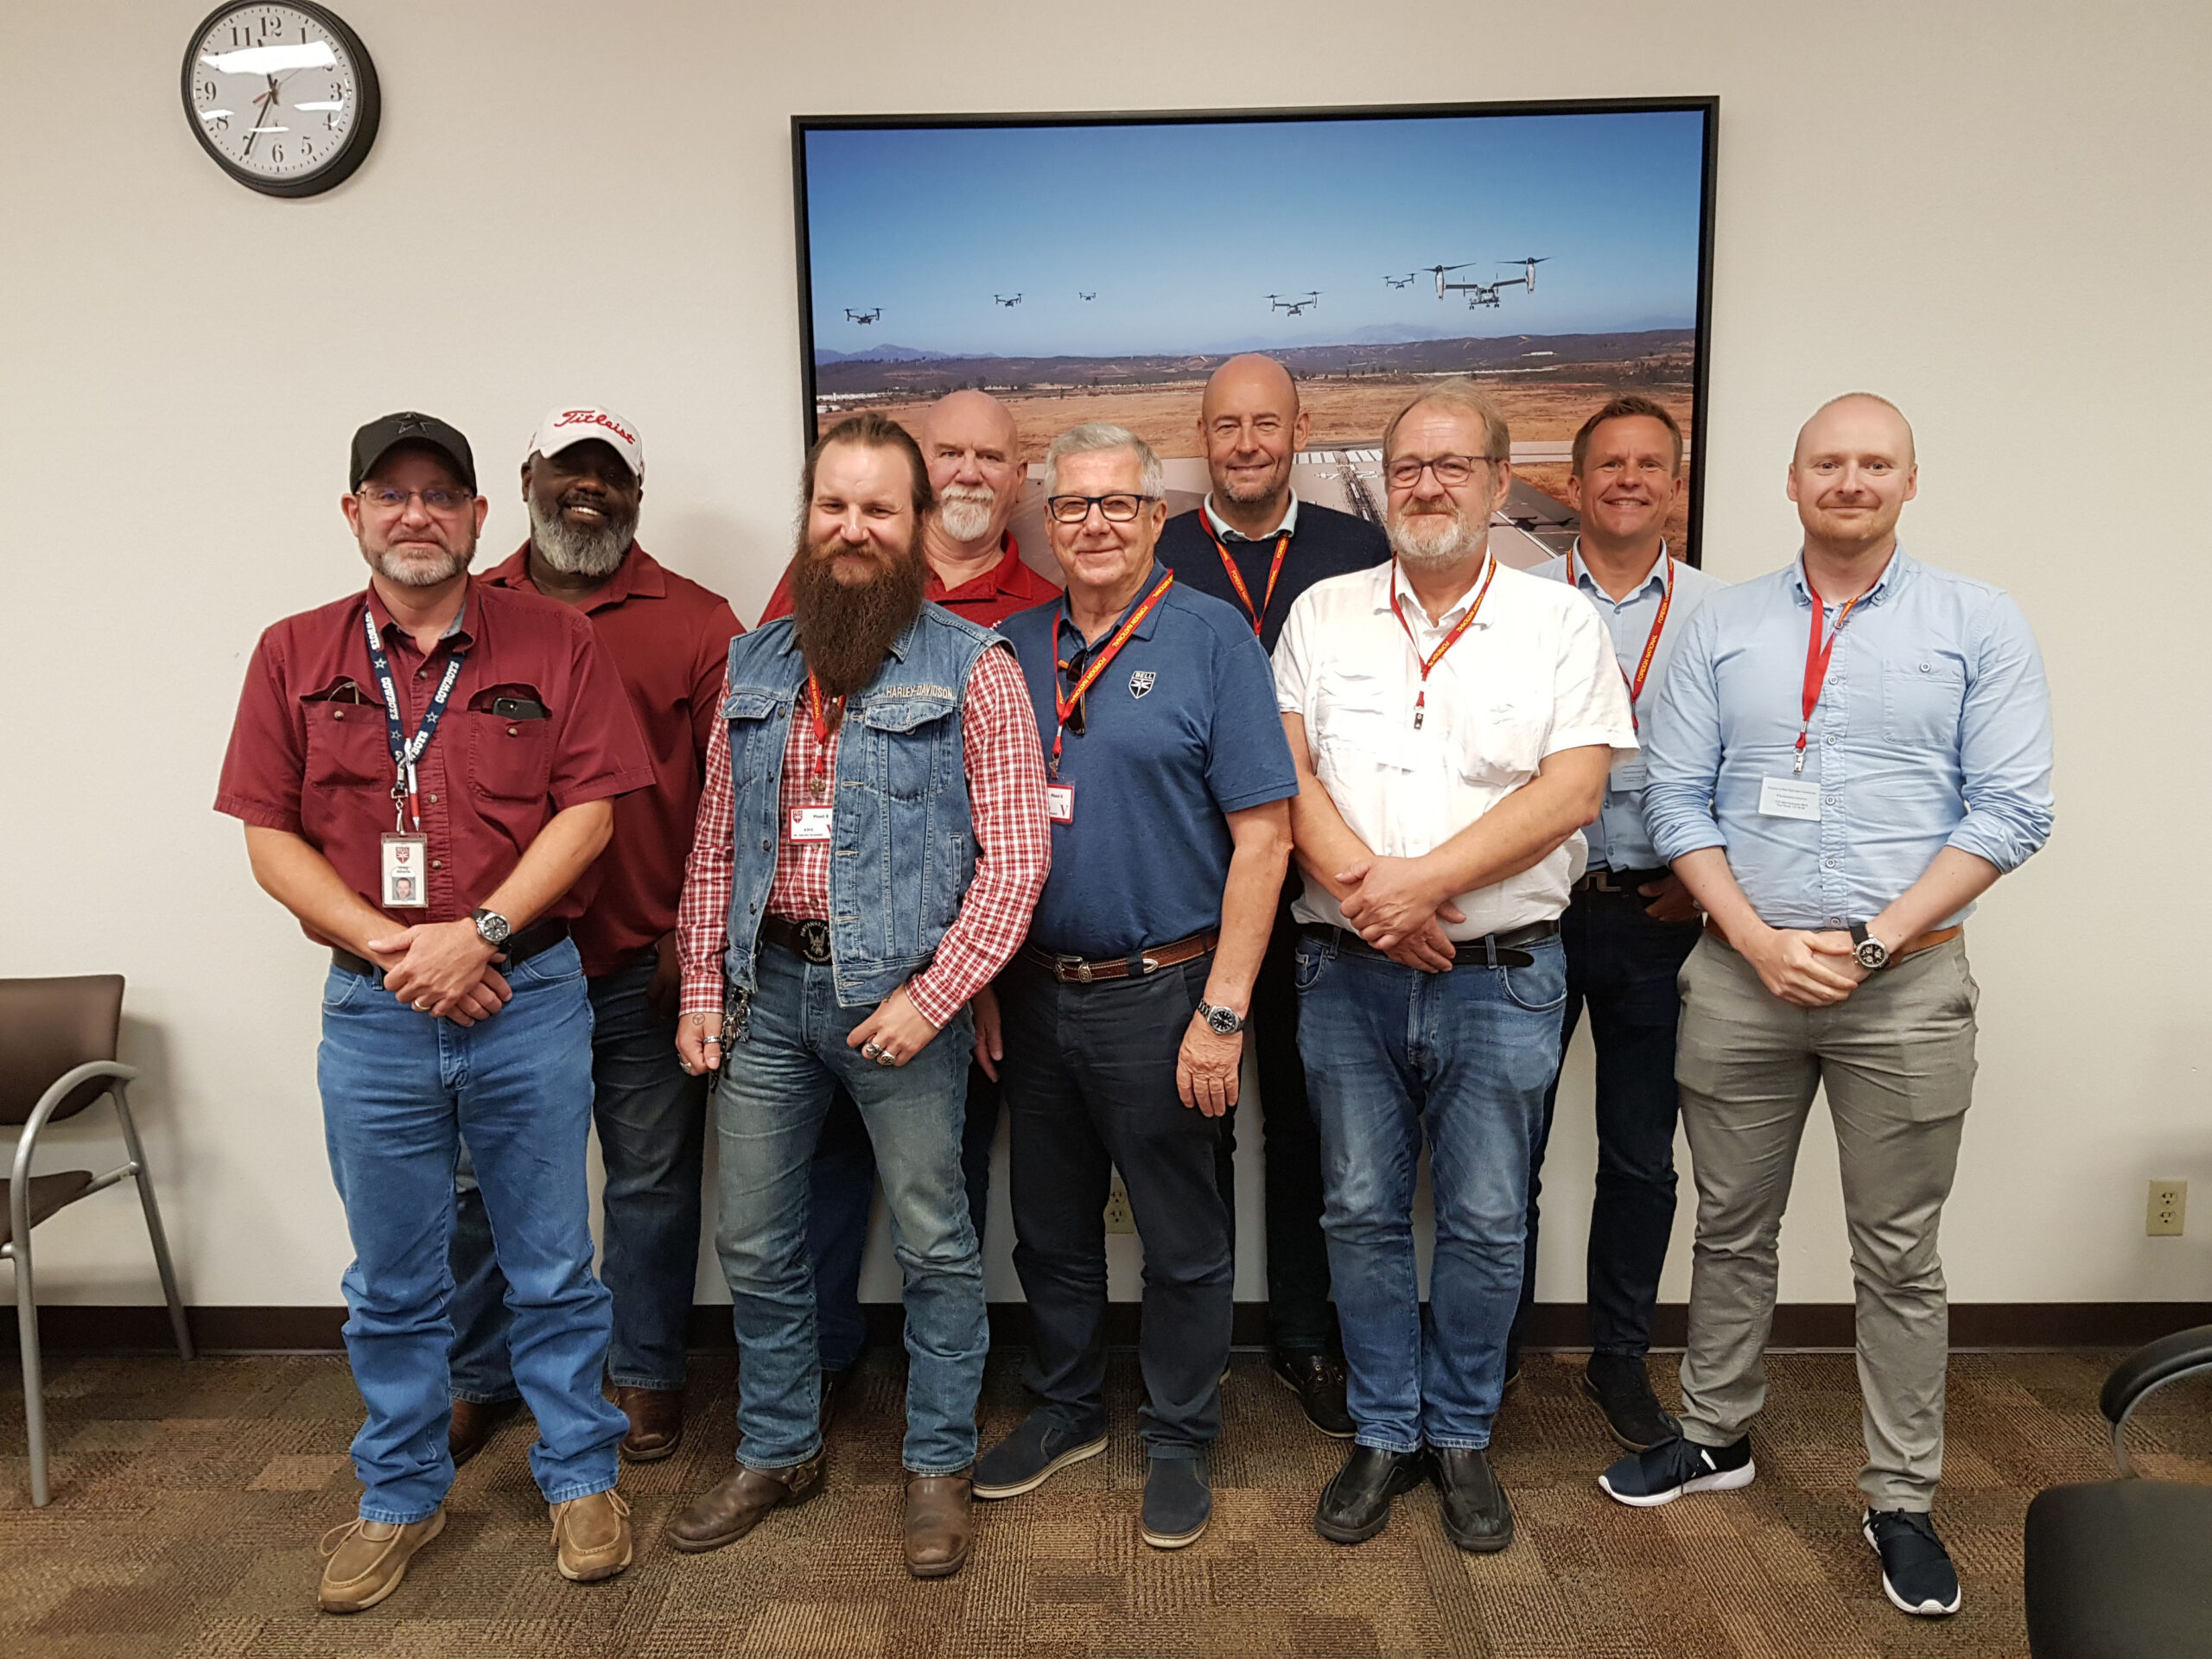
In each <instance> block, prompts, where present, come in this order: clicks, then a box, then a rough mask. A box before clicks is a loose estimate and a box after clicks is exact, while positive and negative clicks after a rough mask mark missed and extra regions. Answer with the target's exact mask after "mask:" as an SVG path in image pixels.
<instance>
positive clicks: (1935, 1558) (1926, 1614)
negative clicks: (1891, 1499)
mask: <svg viewBox="0 0 2212 1659" xmlns="http://www.w3.org/2000/svg"><path fill="white" fill-rule="evenodd" d="M1859 1531H1860V1532H1861V1533H1862V1534H1863V1535H1865V1537H1866V1541H1867V1542H1868V1543H1870V1544H1872V1546H1873V1547H1874V1553H1875V1554H1877V1555H1878V1556H1880V1557H1881V1558H1882V1593H1883V1594H1884V1595H1885V1596H1887V1597H1889V1599H1890V1605H1891V1606H1893V1607H1895V1608H1896V1609H1897V1611H1899V1612H1904V1613H1916V1614H1918V1615H1920V1616H1921V1617H1923V1618H1942V1617H1944V1616H1945V1615H1946V1614H1948V1613H1955V1612H1957V1611H1959V1574H1958V1571H1957V1569H1956V1568H1955V1567H1952V1565H1951V1552H1950V1551H1948V1549H1945V1548H1943V1541H1942V1539H1941V1538H1938V1537H1937V1536H1936V1524H1935V1522H1932V1521H1930V1520H1929V1518H1928V1517H1927V1516H1925V1515H1922V1514H1918V1513H1916V1512H1915V1511H1913V1510H1867V1511H1866V1521H1865V1522H1863V1523H1862V1524H1861V1526H1860V1527H1859Z"/></svg>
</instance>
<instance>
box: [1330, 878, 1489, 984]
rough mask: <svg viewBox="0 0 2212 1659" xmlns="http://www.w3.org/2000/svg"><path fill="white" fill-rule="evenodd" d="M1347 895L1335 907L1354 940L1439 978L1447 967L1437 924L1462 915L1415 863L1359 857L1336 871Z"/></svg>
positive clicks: (1446, 947)
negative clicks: (1345, 888) (1356, 936)
mask: <svg viewBox="0 0 2212 1659" xmlns="http://www.w3.org/2000/svg"><path fill="white" fill-rule="evenodd" d="M1337 880H1338V881H1340V882H1343V883H1344V885H1345V886H1347V887H1350V888H1351V891H1350V892H1349V893H1345V894H1344V897H1343V899H1341V900H1339V901H1338V902H1339V906H1340V907H1341V908H1342V909H1343V911H1344V919H1345V920H1346V921H1347V922H1350V923H1351V925H1352V927H1353V929H1354V930H1355V931H1357V933H1358V934H1359V937H1360V938H1363V939H1364V940H1366V941H1367V943H1368V944H1371V945H1373V946H1374V947H1375V948H1376V950H1380V951H1381V952H1383V955H1384V956H1386V957H1389V958H1390V960H1391V961H1393V962H1395V963H1400V964H1402V966H1404V967H1408V968H1416V969H1420V970H1421V972H1423V973H1427V974H1440V973H1442V972H1444V971H1445V970H1446V969H1448V968H1450V967H1451V966H1452V941H1451V940H1450V939H1448V938H1445V936H1444V927H1443V924H1444V923H1446V922H1464V921H1465V920H1466V919H1467V918H1466V916H1465V914H1464V913H1463V912H1461V911H1460V910H1459V909H1458V907H1456V906H1453V905H1452V903H1451V895H1450V894H1448V893H1437V892H1435V890H1434V889H1433V886H1432V885H1431V881H1432V878H1431V877H1430V876H1429V874H1428V872H1427V867H1426V865H1425V864H1424V863H1423V861H1421V860H1420V859H1417V858H1384V857H1374V858H1364V859H1362V860H1360V861H1359V862H1357V863H1356V864H1353V865H1351V867H1349V868H1345V869H1342V870H1339V871H1338V872H1337Z"/></svg>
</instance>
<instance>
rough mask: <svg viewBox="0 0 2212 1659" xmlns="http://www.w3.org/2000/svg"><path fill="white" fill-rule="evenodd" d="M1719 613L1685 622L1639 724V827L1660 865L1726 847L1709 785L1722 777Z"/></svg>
mask: <svg viewBox="0 0 2212 1659" xmlns="http://www.w3.org/2000/svg"><path fill="white" fill-rule="evenodd" d="M1716 608H1717V607H1713V606H1711V605H1708V606H1707V607H1705V608H1703V609H1702V610H1700V612H1699V613H1697V616H1696V617H1695V618H1694V620H1692V622H1691V623H1690V630H1689V632H1688V634H1687V635H1686V636H1685V637H1684V638H1683V640H1682V642H1681V645H1679V646H1678V647H1677V648H1676V649H1675V658H1674V661H1673V662H1672V663H1671V664H1669V665H1668V669H1667V679H1666V683H1665V684H1664V685H1663V686H1662V687H1661V688H1660V692H1659V700H1658V702H1657V704H1656V706H1655V707H1654V708H1653V709H1652V710H1651V717H1650V718H1649V720H1648V721H1645V722H1644V727H1643V740H1644V742H1643V748H1644V764H1645V767H1646V772H1645V779H1646V782H1645V785H1644V791H1643V822H1644V827H1645V828H1646V829H1649V831H1650V832H1651V845H1652V848H1653V849H1654V850H1655V851H1656V852H1657V854H1658V855H1659V858H1660V861H1662V863H1668V864H1671V863H1673V862H1674V861H1675V860H1676V859H1678V858H1680V857H1681V856H1682V855H1684V854H1685V853H1694V852H1697V851H1698V850H1700V849H1702V848H1707V847H1726V845H1727V844H1728V838H1727V837H1726V836H1724V835H1722V834H1721V833H1720V823H1719V819H1717V818H1716V817H1714V816H1713V786H1714V785H1715V784H1716V783H1717V782H1718V781H1719V777H1720V697H1719V690H1718V685H1717V682H1716V680H1715V678H1714V652H1713V613H1714V611H1715V609H1716Z"/></svg>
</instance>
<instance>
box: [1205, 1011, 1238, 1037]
mask: <svg viewBox="0 0 2212 1659" xmlns="http://www.w3.org/2000/svg"><path fill="white" fill-rule="evenodd" d="M1198 1018H1200V1019H1201V1020H1205V1022H1206V1026H1207V1027H1208V1028H1209V1029H1210V1030H1211V1032H1212V1033H1213V1034H1214V1035H1215V1036H1217V1037H1234V1036H1235V1035H1236V1033H1238V1032H1240V1031H1242V1030H1243V1029H1244V1016H1243V1014H1236V1013H1233V1012H1231V1011H1230V1009H1228V1008H1224V1007H1217V1006H1216V1005H1215V1004H1213V1003H1211V1002H1201V1003H1199V1004H1198Z"/></svg>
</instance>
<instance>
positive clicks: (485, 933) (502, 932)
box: [472, 910, 514, 945]
mask: <svg viewBox="0 0 2212 1659" xmlns="http://www.w3.org/2000/svg"><path fill="white" fill-rule="evenodd" d="M472 919H473V920H474V922H475V924H476V937H477V938H480V939H481V940H483V941H484V943H485V944H493V945H499V944H505V943H506V942H507V935H508V934H510V933H512V932H513V931H514V929H513V927H512V925H510V924H509V923H508V921H507V918H505V917H504V916H502V915H500V914H499V912H498V911H496V910H479V911H476V912H473V915H472Z"/></svg>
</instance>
